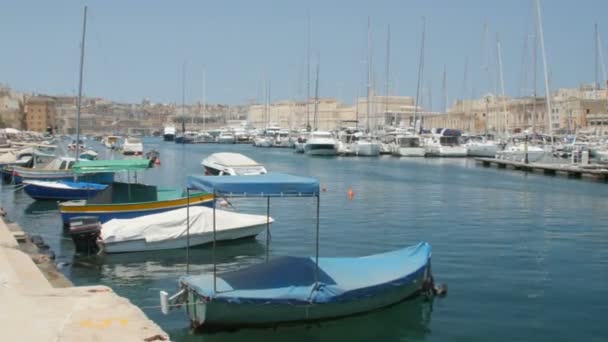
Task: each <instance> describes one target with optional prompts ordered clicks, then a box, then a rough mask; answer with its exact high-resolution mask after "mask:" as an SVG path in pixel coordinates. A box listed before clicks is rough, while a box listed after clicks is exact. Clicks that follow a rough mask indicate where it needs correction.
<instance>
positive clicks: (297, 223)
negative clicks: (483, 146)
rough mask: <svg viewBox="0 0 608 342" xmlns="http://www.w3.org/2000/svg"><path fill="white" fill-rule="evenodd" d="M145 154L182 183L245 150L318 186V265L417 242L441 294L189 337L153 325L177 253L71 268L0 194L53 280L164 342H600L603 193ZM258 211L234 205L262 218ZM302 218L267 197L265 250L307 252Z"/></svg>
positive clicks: (28, 209)
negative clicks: (123, 303)
mask: <svg viewBox="0 0 608 342" xmlns="http://www.w3.org/2000/svg"><path fill="white" fill-rule="evenodd" d="M153 145H155V146H156V147H157V148H159V149H160V151H161V160H162V165H161V166H160V167H158V168H155V169H153V170H150V171H146V172H145V173H143V174H141V175H140V178H141V177H143V178H144V180H145V181H146V182H148V183H155V184H159V185H165V186H183V184H184V178H185V176H186V175H187V174H193V173H201V170H202V168H201V166H200V162H201V160H202V159H203V158H204V157H205V156H207V155H208V154H210V153H213V152H219V151H238V152H241V153H244V154H246V155H248V156H250V157H252V158H253V159H255V160H257V161H259V162H261V163H263V164H265V165H266V167H267V169H269V170H270V171H278V172H287V173H293V174H298V175H305V176H314V177H317V178H319V179H320V181H321V184H322V186H323V187H324V188H325V189H326V192H324V193H323V194H322V198H321V255H324V256H361V255H366V254H372V253H377V252H382V251H388V250H391V249H394V248H398V247H403V246H407V245H411V244H414V243H416V242H418V241H421V240H425V241H428V242H430V243H431V245H432V246H433V270H434V274H435V278H436V280H437V281H438V282H443V283H447V284H448V285H449V294H448V296H447V297H446V298H441V299H435V300H434V301H433V302H425V301H423V300H413V301H408V302H404V303H402V304H399V305H396V306H394V307H391V308H389V309H386V310H383V311H380V312H376V313H372V314H369V315H364V316H360V317H355V318H348V319H343V320H339V321H334V322H329V323H324V324H321V325H314V326H296V327H283V328H278V329H276V330H273V329H270V330H240V331H238V332H228V333H216V334H201V333H196V334H195V333H192V332H191V331H190V329H189V328H188V323H187V320H186V316H185V314H184V313H183V312H181V311H175V312H172V313H171V314H170V315H168V316H163V315H162V314H161V313H160V311H159V309H158V308H155V306H157V305H158V291H159V290H161V289H166V290H174V289H175V287H176V278H177V277H179V276H180V275H182V274H183V273H184V271H185V251H181V250H178V251H175V250H174V251H167V252H157V253H145V254H128V255H126V254H125V255H110V256H105V257H91V258H74V256H73V254H74V252H73V247H72V243H71V241H69V240H67V239H66V238H65V237H63V236H62V235H61V224H60V221H61V220H60V217H59V215H58V213H57V212H56V211H55V206H54V204H52V203H36V202H33V201H32V200H31V199H30V198H29V197H27V195H25V194H24V193H23V192H22V191H17V192H13V191H10V189H7V188H6V187H5V188H4V189H3V191H2V206H4V207H5V208H7V210H8V212H9V218H10V219H12V220H15V221H18V222H20V223H21V224H22V226H23V227H24V228H25V230H27V231H28V232H30V233H37V234H41V235H43V237H44V238H45V241H46V242H47V243H49V244H50V245H51V247H52V248H53V249H54V251H55V252H56V254H57V259H58V261H61V262H67V263H69V265H68V266H66V267H65V268H64V269H63V270H64V272H65V273H66V275H67V276H68V277H69V278H70V279H71V280H72V281H73V282H74V283H75V284H78V285H85V284H104V285H108V286H110V287H112V288H113V289H114V290H115V291H116V292H117V293H119V294H120V295H123V296H125V297H127V298H129V299H130V300H131V301H132V302H133V303H135V304H136V305H138V306H140V307H142V308H143V310H144V311H145V312H146V314H148V315H149V317H150V318H152V319H153V320H154V321H156V322H157V323H158V324H160V325H161V326H162V327H163V328H164V329H165V330H166V331H167V332H169V333H170V335H171V336H172V338H173V339H174V340H176V341H233V340H234V341H242V340H247V341H257V340H264V341H269V340H277V341H279V340H280V341H284V340H286V339H290V340H292V341H295V340H297V341H299V340H306V341H310V340H330V341H335V340H348V341H358V340H361V341H365V340H378V341H446V340H461V341H471V340H476V341H487V340H500V341H513V340H526V341H531V340H533V341H575V340H576V341H606V340H608V325H607V324H606V322H607V318H606V312H608V196H607V195H608V184H604V183H596V182H591V181H585V180H572V179H566V178H563V177H548V176H543V175H534V174H525V173H522V172H519V171H508V170H497V169H494V168H483V167H480V166H476V165H475V163H474V162H473V161H470V160H464V159H398V158H394V157H390V156H386V157H380V158H353V157H344V158H341V157H339V158H314V157H308V156H304V155H298V154H294V153H293V152H292V151H291V150H281V149H256V148H254V147H252V146H249V145H235V146H228V145H187V146H182V145H176V144H173V143H163V142H162V141H160V140H157V139H149V140H146V149H149V148H151V147H152V146H153ZM99 150H102V149H101V148H99ZM104 153H106V152H104ZM107 153H109V152H107ZM108 157H112V156H110V155H108ZM349 187H351V188H352V189H353V191H354V193H355V196H354V199H352V200H349V199H348V197H347V191H348V188H349ZM264 201H265V200H256V199H253V200H235V201H234V203H233V204H234V206H235V207H236V208H237V209H238V210H241V211H246V212H253V213H264V212H265V202H264ZM314 212H315V204H314V200H312V199H285V200H278V199H277V200H273V203H272V208H271V216H273V217H274V218H275V220H276V222H275V224H274V225H273V227H272V244H271V246H270V250H269V251H268V252H269V253H270V254H271V255H313V254H314V228H315V226H314V220H313V219H312V218H313V217H314ZM265 254H266V247H265V237H264V235H263V234H262V235H261V236H259V237H258V239H257V241H248V242H242V243H238V244H230V245H227V246H223V247H222V249H221V251H220V257H219V259H220V261H221V268H223V269H228V268H236V267H241V266H243V265H246V264H248V263H255V262H259V261H261V260H263V258H264V257H265ZM210 262H211V252H210V250H209V249H205V248H202V249H201V248H198V249H195V250H194V252H193V253H192V258H191V263H192V266H191V269H193V270H194V272H203V271H205V270H209V269H210V267H211V265H210ZM361 276H365V275H364V274H362V275H361Z"/></svg>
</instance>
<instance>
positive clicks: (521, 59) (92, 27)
mask: <svg viewBox="0 0 608 342" xmlns="http://www.w3.org/2000/svg"><path fill="white" fill-rule="evenodd" d="M85 5H87V6H88V19H87V20H88V22H87V33H86V44H85V47H86V48H85V65H84V94H85V95H86V96H94V97H103V98H108V99H111V100H115V101H121V102H130V103H138V102H141V101H142V99H143V98H146V97H147V98H150V99H151V100H152V101H153V102H163V103H171V102H173V103H180V102H181V98H182V70H185V73H186V78H185V85H186V87H185V88H186V91H185V97H186V102H188V103H193V102H196V101H202V100H203V99H204V100H205V101H206V102H209V103H225V104H245V103H248V101H258V102H260V101H263V89H264V88H265V87H264V86H263V84H264V83H267V84H269V88H270V98H271V101H276V100H282V99H298V100H301V99H304V98H305V97H306V84H307V82H306V71H307V63H306V59H307V53H306V51H307V26H308V25H307V22H308V21H307V17H308V16H309V17H310V60H311V63H310V75H311V76H310V94H311V96H313V95H314V84H315V82H314V79H315V69H316V67H317V64H318V65H319V70H320V71H319V96H320V97H337V98H339V99H341V100H343V101H345V102H347V103H352V102H353V100H354V98H355V97H356V96H357V94H358V95H359V96H364V95H365V92H366V89H365V87H366V77H367V68H368V66H367V51H368V49H367V44H368V43H367V41H368V35H367V25H368V18H370V19H371V41H372V44H371V45H372V48H371V55H372V59H371V60H372V62H371V66H372V75H373V79H374V82H373V84H374V89H375V91H376V93H378V94H384V93H385V86H386V79H387V77H386V64H387V63H386V60H387V58H386V55H387V54H386V50H387V30H388V26H389V25H390V30H391V43H390V55H389V56H390V58H389V61H390V62H389V64H388V65H389V77H388V80H389V82H388V83H389V94H390V95H407V96H415V95H416V89H417V80H418V78H417V72H418V66H419V56H420V46H421V36H422V30H423V21H424V22H425V27H426V29H425V34H426V39H425V49H424V58H423V60H424V69H423V77H422V81H421V84H422V87H421V88H422V90H421V91H420V93H421V94H422V96H421V99H420V102H421V103H422V104H423V105H426V106H427V108H428V107H432V109H433V110H441V109H442V108H443V103H444V98H445V96H444V95H445V94H446V93H447V98H448V104H451V103H453V101H454V100H455V99H456V98H463V97H464V98H471V97H479V96H483V95H484V94H486V93H488V92H492V93H495V92H497V93H501V92H502V90H501V82H500V77H499V68H498V52H497V51H498V49H497V47H498V44H497V38H498V39H499V41H500V47H501V57H502V70H503V73H502V74H503V79H504V88H505V93H506V95H507V96H520V95H530V94H531V93H532V89H533V88H534V85H533V84H532V79H533V71H532V70H533V68H532V65H533V60H534V59H533V46H534V38H533V37H534V34H535V30H534V27H535V18H536V12H535V11H534V9H535V7H534V6H535V3H534V1H533V0H501V1H487V0H486V1H482V0H459V1H455V0H375V1H364V0H348V1H347V0H344V1H331V0H310V1H295V0H282V1H281V0H274V1H271V0H255V1H248V0H242V1H237V0H225V1H160V0H149V1H124V0H103V1H102V0H98V1H68V0H57V1H48V0H39V1H31V0H25V1H17V0H14V1H8V0H0V83H4V84H8V85H9V86H11V87H12V88H14V89H17V90H20V91H31V92H37V93H46V94H55V95H75V94H76V93H77V89H78V68H79V58H80V39H81V35H82V17H83V13H82V12H83V8H84V6H85ZM541 8H542V11H541V13H542V19H543V28H544V36H545V47H546V56H547V57H546V58H547V64H548V68H549V77H550V86H551V88H552V89H554V88H559V87H577V86H579V85H580V84H582V83H592V82H593V81H594V79H595V76H594V74H595V72H594V70H595V66H594V65H595V62H594V56H595V50H594V42H595V36H594V23H595V22H597V23H598V24H599V26H598V28H599V33H600V37H601V39H600V49H601V52H602V54H603V55H604V56H606V57H607V58H608V55H606V52H607V51H606V44H607V41H606V39H608V24H607V23H606V22H605V21H603V20H602V19H604V18H605V15H606V13H608V1H605V0H581V1H570V0H543V1H542V2H541ZM423 18H424V19H423ZM484 23H485V24H484ZM484 27H487V30H484ZM539 44H540V43H539ZM526 45H527V48H525V46H526ZM537 63H538V64H537V86H536V87H537V89H538V90H537V91H538V94H544V92H545V86H544V79H543V63H542V55H541V50H540V47H539V49H538V59H537ZM600 64H601V63H600ZM465 65H466V66H467V68H466V69H467V72H466V82H465ZM444 69H445V75H446V85H447V86H446V87H445V88H446V91H444V87H443V76H444ZM602 75H603V73H602V69H601V66H600V67H599V72H598V76H597V77H598V80H599V81H600V82H603V81H604V76H602ZM203 80H205V81H203ZM203 84H205V87H204V86H203Z"/></svg>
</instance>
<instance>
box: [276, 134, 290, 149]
mask: <svg viewBox="0 0 608 342" xmlns="http://www.w3.org/2000/svg"><path fill="white" fill-rule="evenodd" d="M273 146H274V147H291V148H293V147H294V142H293V140H292V139H291V137H290V135H289V131H286V130H280V131H279V132H278V133H277V134H276V135H275V137H274V141H273Z"/></svg>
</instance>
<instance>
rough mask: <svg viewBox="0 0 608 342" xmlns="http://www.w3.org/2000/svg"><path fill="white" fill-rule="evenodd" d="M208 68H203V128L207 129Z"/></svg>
mask: <svg viewBox="0 0 608 342" xmlns="http://www.w3.org/2000/svg"><path fill="white" fill-rule="evenodd" d="M206 101H207V69H206V68H203V113H202V115H203V130H204V129H206V128H207V127H206V122H205V116H206V114H207V113H206V111H207V102H206Z"/></svg>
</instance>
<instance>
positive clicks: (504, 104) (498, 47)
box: [496, 33, 509, 136]
mask: <svg viewBox="0 0 608 342" xmlns="http://www.w3.org/2000/svg"><path fill="white" fill-rule="evenodd" d="M496 52H497V54H498V71H499V73H498V76H500V90H501V93H502V111H503V125H504V127H503V131H504V133H503V134H504V135H505V136H507V133H508V131H509V130H508V128H507V126H508V122H509V117H508V113H507V100H506V97H505V80H504V77H503V73H502V48H501V45H500V38H499V37H498V33H497V34H496Z"/></svg>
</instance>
